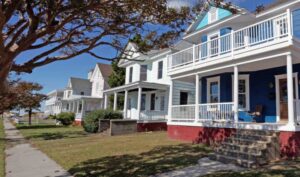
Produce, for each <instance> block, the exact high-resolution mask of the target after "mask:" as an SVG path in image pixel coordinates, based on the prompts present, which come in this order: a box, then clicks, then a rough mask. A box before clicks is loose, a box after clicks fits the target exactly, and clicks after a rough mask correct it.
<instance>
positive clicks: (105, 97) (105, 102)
mask: <svg viewBox="0 0 300 177" xmlns="http://www.w3.org/2000/svg"><path fill="white" fill-rule="evenodd" d="M104 109H107V94H104Z"/></svg>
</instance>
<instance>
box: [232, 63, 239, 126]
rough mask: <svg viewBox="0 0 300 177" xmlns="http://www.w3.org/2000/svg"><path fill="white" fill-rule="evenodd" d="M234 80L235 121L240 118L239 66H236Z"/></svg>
mask: <svg viewBox="0 0 300 177" xmlns="http://www.w3.org/2000/svg"><path fill="white" fill-rule="evenodd" d="M233 78H234V81H233V105H234V106H233V107H234V122H238V120H239V115H238V114H239V71H238V66H234V76H233Z"/></svg>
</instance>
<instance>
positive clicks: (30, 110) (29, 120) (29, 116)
mask: <svg viewBox="0 0 300 177" xmlns="http://www.w3.org/2000/svg"><path fill="white" fill-rule="evenodd" d="M31 115H32V109H31V108H29V110H28V124H29V125H31Z"/></svg>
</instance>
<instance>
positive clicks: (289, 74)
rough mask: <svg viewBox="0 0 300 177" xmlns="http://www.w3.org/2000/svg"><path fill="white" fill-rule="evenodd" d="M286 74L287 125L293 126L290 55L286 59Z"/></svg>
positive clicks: (292, 88)
mask: <svg viewBox="0 0 300 177" xmlns="http://www.w3.org/2000/svg"><path fill="white" fill-rule="evenodd" d="M286 72H287V94H288V117H289V120H288V124H290V125H294V124H295V119H294V84H293V60H292V55H291V54H288V55H287V58H286Z"/></svg>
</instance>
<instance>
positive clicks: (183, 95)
mask: <svg viewBox="0 0 300 177" xmlns="http://www.w3.org/2000/svg"><path fill="white" fill-rule="evenodd" d="M188 95H189V94H188V92H183V91H180V105H187V104H188Z"/></svg>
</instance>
